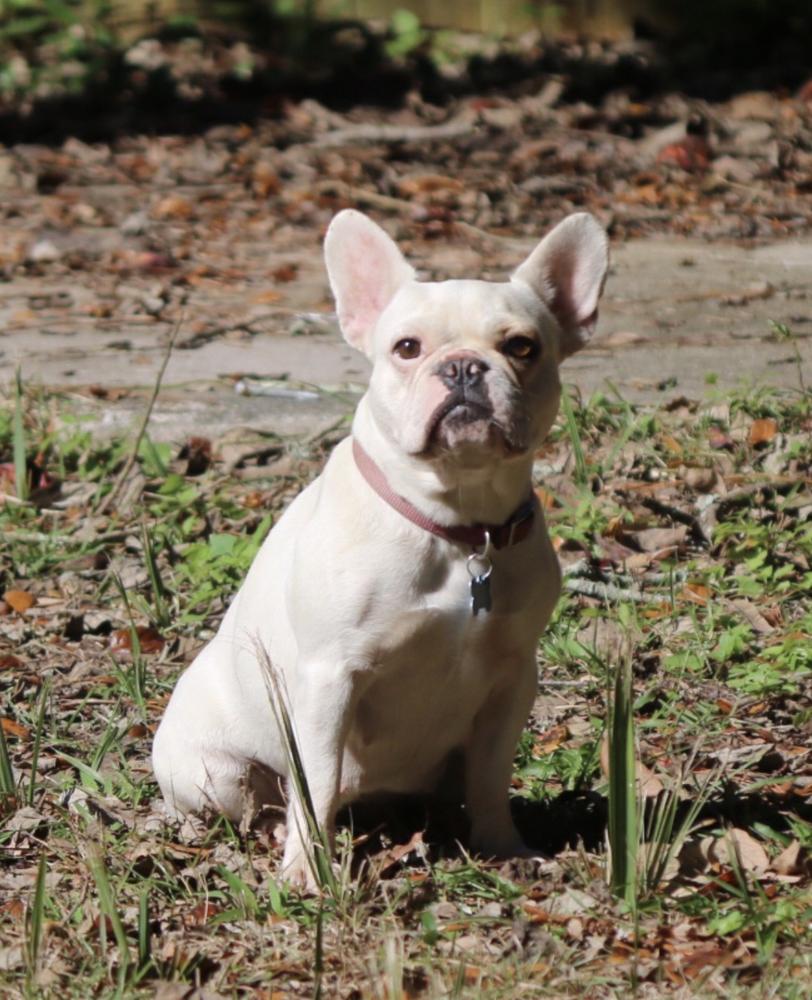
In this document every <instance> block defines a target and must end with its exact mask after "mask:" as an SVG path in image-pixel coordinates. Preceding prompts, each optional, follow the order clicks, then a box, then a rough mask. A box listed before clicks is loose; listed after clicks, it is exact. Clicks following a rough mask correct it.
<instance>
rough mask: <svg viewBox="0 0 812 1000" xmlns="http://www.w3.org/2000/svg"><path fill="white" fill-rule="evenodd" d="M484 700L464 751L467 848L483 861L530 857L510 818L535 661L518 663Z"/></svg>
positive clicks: (533, 686) (535, 682)
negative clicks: (515, 760) (515, 766)
mask: <svg viewBox="0 0 812 1000" xmlns="http://www.w3.org/2000/svg"><path fill="white" fill-rule="evenodd" d="M508 673H509V677H508V678H507V679H506V680H505V681H503V682H502V683H501V686H500V688H499V689H498V690H496V691H494V692H493V693H492V694H491V696H490V697H489V698H488V700H487V702H486V703H485V705H484V707H483V709H482V710H481V712H480V713H479V714H478V715H477V717H476V719H475V720H474V726H473V731H472V733H471V737H470V740H469V742H468V745H467V746H466V752H465V800H466V806H467V809H468V813H469V816H470V820H471V848H472V849H473V850H475V851H477V852H478V853H480V854H483V855H486V856H489V857H500V858H510V857H520V856H525V857H527V856H531V855H532V853H533V852H531V851H530V849H529V848H528V847H527V846H526V845H525V843H524V841H523V840H522V838H521V836H520V834H519V831H518V830H517V829H516V827H515V825H514V823H513V819H512V817H511V815H510V798H509V794H508V790H509V787H510V779H511V775H512V772H513V758H514V755H515V753H516V744H517V743H518V741H519V736H520V735H521V732H522V728H523V727H524V724H525V723H526V722H527V717H528V715H529V714H530V709H531V708H532V705H533V700H534V698H535V696H536V690H537V687H538V679H537V671H536V663H535V658H528V659H527V660H525V661H523V662H522V663H521V664H520V666H518V667H517V668H516V669H515V670H511V671H508Z"/></svg>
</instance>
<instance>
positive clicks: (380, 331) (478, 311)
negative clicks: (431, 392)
mask: <svg viewBox="0 0 812 1000" xmlns="http://www.w3.org/2000/svg"><path fill="white" fill-rule="evenodd" d="M544 312H545V310H544V309H543V307H542V306H541V304H540V303H539V302H538V300H537V299H535V297H534V296H532V295H531V294H529V293H528V292H525V291H523V289H522V288H521V287H517V286H512V285H509V284H507V283H504V282H502V283H495V282H488V281H476V280H467V279H460V280H453V281H443V282H420V283H417V282H412V283H409V284H407V285H404V286H403V287H402V288H400V289H399V290H398V292H397V293H396V294H395V296H394V298H393V299H392V301H391V302H390V303H389V305H388V306H387V307H386V309H385V310H384V311H383V313H382V314H381V317H380V320H379V321H378V327H377V337H376V344H375V346H376V353H384V352H386V351H387V350H388V349H389V348H390V346H391V344H392V342H393V341H394V340H396V339H398V338H400V337H419V338H420V339H421V341H422V342H423V343H424V345H425V347H426V348H427V349H428V350H429V351H434V350H437V349H439V348H443V347H447V346H449V347H450V346H459V347H463V346H464V347H467V348H470V349H473V350H486V349H492V348H493V346H494V341H495V339H496V338H498V337H499V336H500V334H504V333H506V332H508V331H511V330H522V329H528V330H532V329H538V327H539V326H540V324H542V322H543V317H542V314H543V313H544Z"/></svg>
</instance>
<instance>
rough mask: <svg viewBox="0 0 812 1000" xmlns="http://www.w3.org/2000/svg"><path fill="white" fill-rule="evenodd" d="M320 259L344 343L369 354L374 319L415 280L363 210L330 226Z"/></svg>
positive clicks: (345, 214)
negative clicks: (402, 288)
mask: <svg viewBox="0 0 812 1000" xmlns="http://www.w3.org/2000/svg"><path fill="white" fill-rule="evenodd" d="M324 260H325V263H326V264H327V274H328V276H329V278H330V287H331V288H332V290H333V295H334V296H335V300H336V312H337V313H338V322H339V324H340V326H341V332H342V333H343V334H344V337H345V338H346V340H347V342H348V343H349V344H351V345H352V346H353V347H356V348H357V349H358V350H359V351H364V352H365V353H368V351H369V349H370V346H371V343H370V341H371V337H372V332H373V330H374V329H375V325H376V323H377V322H378V317H379V316H380V315H381V313H382V312H383V311H384V309H385V308H386V307H387V305H389V303H390V301H391V300H392V297H393V296H394V294H395V292H396V291H397V290H398V289H399V288H400V286H401V285H403V284H405V283H406V282H407V281H412V280H413V279H414V276H415V272H414V268H413V267H411V265H410V264H408V263H407V262H406V260H405V259H404V257H403V254H402V253H401V252H400V250H398V248H397V245H396V244H395V243H394V241H393V240H392V239H390V237H389V236H387V234H386V233H385V232H384V231H383V229H381V227H380V226H377V225H375V223H374V222H373V221H372V220H371V219H368V218H367V217H366V216H365V215H364V214H363V213H362V212H356V211H355V210H354V209H351V208H348V209H345V210H344V211H343V212H339V213H338V215H337V216H336V217H335V218H334V219H333V221H332V222H331V223H330V227H329V228H328V230H327V235H326V236H325V238H324Z"/></svg>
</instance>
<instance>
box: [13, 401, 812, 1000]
mask: <svg viewBox="0 0 812 1000" xmlns="http://www.w3.org/2000/svg"><path fill="white" fill-rule="evenodd" d="M712 391H713V392H714V393H716V395H715V396H714V397H712V398H710V399H708V400H707V401H704V402H701V403H697V404H690V405H677V406H675V407H667V406H663V407H661V408H659V409H656V408H648V409H646V408H640V407H636V406H632V405H630V404H629V403H627V402H626V401H624V400H622V399H620V398H619V397H618V395H617V393H615V392H613V391H611V389H610V390H609V391H607V393H605V394H603V395H597V396H595V397H593V398H592V399H590V400H584V401H580V402H579V401H577V400H576V399H575V398H574V397H569V405H568V407H567V409H566V411H565V413H564V415H563V416H562V418H561V420H560V422H559V424H558V425H557V427H556V429H555V431H554V433H553V435H552V438H551V441H550V442H549V444H548V445H547V446H546V447H545V450H544V453H543V454H541V455H540V456H539V460H538V464H537V473H538V481H539V483H540V484H543V486H544V489H545V494H544V502H545V504H546V505H547V507H548V510H547V518H548V521H549V523H550V526H551V532H552V534H553V537H554V541H555V545H556V547H557V549H558V551H559V556H560V558H561V561H562V565H563V566H564V571H565V575H566V576H565V578H566V581H567V588H566V590H565V592H564V596H563V597H562V599H561V602H560V603H559V606H558V608H557V610H556V613H555V617H554V621H553V622H552V624H551V626H550V629H549V630H548V632H547V634H546V635H545V636H544V639H543V640H542V643H541V645H540V650H539V653H540V656H539V663H540V671H541V674H540V677H541V683H540V700H539V702H538V705H537V709H536V711H535V713H534V715H533V717H532V719H531V720H530V721H529V724H528V728H527V730H526V732H525V734H524V736H523V738H522V741H521V744H520V747H519V751H518V753H517V758H516V768H515V773H514V789H513V791H514V803H515V807H516V816H517V822H518V823H519V825H520V827H521V828H522V830H523V832H524V833H525V835H526V837H527V838H528V840H529V841H530V842H531V843H532V844H533V845H534V846H536V847H538V848H539V849H542V850H544V851H546V852H547V853H548V854H549V855H551V857H552V859H553V860H551V861H549V862H547V863H545V864H542V865H539V864H537V863H534V862H508V863H504V864H502V863H495V862H489V861H487V860H483V859H479V858H475V857H471V856H469V855H468V854H466V853H465V851H464V850H463V849H461V848H460V847H459V846H458V845H457V839H458V838H463V841H464V833H465V827H464V817H461V816H460V815H459V813H458V812H455V811H454V810H451V811H449V810H447V809H444V808H443V807H441V806H440V805H437V804H435V806H434V807H433V808H432V809H430V810H429V812H428V813H426V812H425V809H424V807H423V806H422V805H419V804H412V803H404V804H403V805H399V806H398V807H397V808H394V807H393V808H390V809H388V810H386V811H383V812H380V811H379V812H377V813H375V812H372V813H371V814H370V815H367V814H365V813H364V811H363V810H355V811H354V813H353V815H352V817H351V821H350V822H349V823H348V824H345V825H344V826H343V827H342V828H341V829H340V830H339V832H338V837H337V839H338V842H339V846H338V849H337V851H336V857H337V859H338V864H337V865H335V864H334V865H333V866H330V865H325V864H324V861H325V860H326V858H325V850H324V849H323V848H322V849H320V850H317V851H316V854H315V856H314V865H316V866H317V872H318V873H319V877H320V878H321V880H322V883H323V884H324V885H325V886H326V891H324V892H323V894H322V895H321V896H320V897H318V898H313V897H308V896H306V895H302V894H300V893H299V892H297V891H295V890H294V889H292V888H291V887H289V886H286V885H285V884H283V883H280V882H279V881H278V880H277V879H276V870H277V866H278V864H279V860H280V857H281V846H280V845H279V844H278V843H277V842H276V839H275V837H274V835H273V833H272V832H265V833H262V832H257V833H252V834H247V835H244V834H243V833H241V832H240V831H239V830H235V829H234V828H233V827H232V826H231V825H230V824H229V823H227V822H226V821H224V820H222V819H220V820H212V821H210V822H208V823H199V824H187V827H186V828H184V829H183V830H182V831H179V830H177V829H175V828H173V827H169V826H166V825H165V824H164V823H163V822H162V819H161V814H160V811H159V802H158V791H157V786H156V785H155V782H154V780H153V777H152V774H151V771H150V768H149V763H148V753H149V747H150V742H151V735H152V732H153V730H154V728H155V726H156V724H157V721H158V719H159V718H160V715H161V712H162V710H163V706H164V704H165V702H166V699H167V698H168V695H169V692H170V690H171V687H172V685H173V683H174V680H175V679H176V677H177V675H178V673H179V671H180V670H181V669H182V667H183V666H184V665H185V664H186V663H188V661H189V659H190V657H191V655H192V652H193V650H194V649H195V648H196V646H197V645H198V644H199V642H200V641H201V639H204V638H206V637H207V636H209V635H211V633H212V629H213V628H215V627H216V625H217V623H218V622H219V620H220V618H221V617H222V614H223V611H224V608H225V607H226V605H227V603H228V600H229V598H230V596H231V594H232V593H233V592H234V590H235V589H236V587H237V586H238V585H239V582H240V580H241V579H242V577H243V575H244V574H245V572H246V570H247V568H248V566H249V565H250V562H251V560H252V558H253V556H254V554H255V553H256V551H257V549H258V547H259V545H260V544H261V542H262V539H263V538H264V537H265V535H266V534H267V531H268V530H269V529H270V527H271V525H272V523H273V520H274V518H275V517H276V516H278V513H279V511H280V510H281V509H282V508H283V507H284V506H285V504H286V503H287V502H289V500H290V499H291V497H292V496H293V495H295V493H296V492H297V491H298V490H299V489H300V488H301V486H302V483H301V482H300V481H299V480H297V479H296V478H295V477H292V476H288V477H285V476H283V475H273V474H269V476H268V478H267V479H265V480H263V479H261V478H257V474H258V472H259V471H260V470H257V469H252V470H251V476H250V477H246V478H245V479H243V478H242V477H241V474H240V471H239V470H237V471H235V472H234V473H233V474H231V475H228V476H226V475H224V474H223V470H222V468H221V467H220V465H219V463H218V462H217V461H216V460H215V461H214V462H213V463H212V464H211V465H210V466H209V468H208V469H204V470H202V471H200V470H197V471H196V474H194V475H191V474H189V472H188V469H187V466H186V463H185V461H184V460H183V459H181V458H179V456H178V454H177V452H176V450H174V449H171V448H169V447H167V446H165V445H163V444H160V443H157V442H152V441H150V439H149V437H148V433H146V432H145V433H144V434H143V436H142V437H141V438H140V440H139V441H138V443H137V447H135V446H134V443H133V441H132V440H117V441H112V442H106V443H105V442H99V441H97V440H95V439H94V437H93V436H92V435H91V434H90V433H89V431H88V429H87V428H85V427H84V426H83V425H82V424H81V422H77V421H76V420H75V419H72V418H71V417H70V413H69V409H68V403H67V402H66V401H65V400H62V399H60V398H59V397H48V396H47V394H43V393H38V394H37V393H32V392H31V391H30V390H29V389H28V388H27V387H25V386H22V385H19V386H13V387H12V391H11V393H10V396H9V398H8V402H7V405H6V406H5V408H3V407H2V406H0V463H5V462H8V463H9V464H10V465H11V466H12V468H13V469H14V470H15V471H14V479H13V480H12V483H11V487H12V488H11V489H10V490H8V492H10V493H11V494H12V496H11V499H10V500H9V501H8V502H5V503H4V504H2V506H0V593H2V592H5V591H8V590H15V591H18V592H22V593H24V594H29V595H30V596H31V597H32V598H33V599H34V603H33V605H32V606H31V607H30V608H29V609H28V610H23V611H16V610H14V609H13V608H12V607H11V606H7V607H5V608H4V609H3V610H2V613H0V687H1V688H2V709H0V716H1V717H2V729H0V733H2V735H1V736H0V991H2V992H3V994H4V995H8V996H21V997H23V996H25V997H30V996H52V995H57V994H59V995H60V996H61V997H64V998H65V1000H71V998H74V997H76V998H79V997H82V998H85V997H90V996H99V997H108V996H122V997H149V996H152V995H154V993H155V991H156V989H158V988H159V986H160V988H164V987H163V986H162V985H161V984H166V983H176V984H180V985H182V987H183V988H184V989H193V988H196V987H201V988H204V989H205V990H208V991H211V992H216V993H219V994H220V995H224V996H235V997H243V996H245V997H273V996H278V997H288V996H302V997H315V996H322V997H325V998H326V997H333V996H336V997H338V996H359V997H404V998H406V997H408V998H414V997H427V998H431V997H440V996H444V997H445V996H456V997H485V998H494V1000H495V998H507V997H510V998H513V997H524V996H533V997H539V996H540V997H545V996H546V997H566V996H583V995H589V996H594V997H616V996H627V995H629V994H630V993H631V992H633V990H634V989H635V988H636V989H637V992H638V994H639V995H641V996H652V995H657V996H661V995H667V994H669V993H671V992H673V993H674V994H676V995H682V996H685V995H691V996H706V995H707V996H716V995H718V994H719V993H720V992H725V993H727V994H728V995H729V996H731V997H734V998H735V997H751V996H765V997H766V996H781V997H799V998H800V997H802V996H803V995H804V990H805V985H804V984H805V983H806V982H807V981H808V978H809V976H810V974H812V968H810V964H812V963H810V959H809V955H810V953H812V947H810V946H812V933H811V932H810V926H812V904H810V902H809V899H810V897H809V889H810V872H811V871H812V869H811V868H810V863H809V852H810V850H812V826H811V825H810V820H812V762H811V757H812V745H811V744H810V736H809V733H810V722H812V709H810V707H809V705H810V700H809V694H810V691H812V656H810V652H809V651H810V648H812V642H810V637H811V634H812V616H810V611H809V607H810V604H809V595H810V590H812V568H810V567H812V517H810V513H812V491H810V479H812V473H811V472H810V469H812V446H810V433H809V432H810V429H812V400H810V396H809V393H808V392H806V391H803V389H802V390H801V391H799V392H797V393H786V392H784V393H777V392H776V393H771V392H768V391H758V392H756V391H748V392H741V393H734V394H728V395H724V396H722V395H720V394H719V393H718V391H717V390H712ZM757 421H774V422H775V428H774V432H773V425H772V424H763V423H762V424H760V425H759V427H758V433H755V432H754V425H755V424H756V422H757ZM292 446H293V447H295V448H296V450H297V456H298V457H300V458H303V459H305V458H307V459H309V460H310V465H309V468H310V469H311V473H310V474H315V473H316V472H317V470H318V468H319V466H320V464H321V462H322V461H323V458H324V454H325V452H324V451H322V450H321V446H316V445H314V446H312V448H311V449H310V450H309V452H308V450H307V448H305V446H303V445H302V443H301V442H294V443H292ZM216 450H217V449H216V446H215V448H214V453H215V455H216ZM566 459H569V463H570V467H571V468H574V469H575V473H576V474H575V476H573V475H572V473H571V472H569V471H565V472H564V473H562V474H559V473H558V472H557V471H556V470H557V469H560V468H562V467H563V466H566V464H567V462H566ZM128 463H129V466H130V469H131V470H134V471H138V472H140V474H141V475H143V476H144V479H145V485H144V487H143V491H142V495H141V498H140V502H139V503H138V504H137V505H136V507H137V509H127V508H126V507H123V506H121V505H120V504H119V502H118V497H120V496H123V495H124V494H125V493H126V490H125V489H124V488H123V487H124V485H125V484H124V483H123V481H121V480H120V479H119V476H120V472H121V469H122V468H124V467H125V466H126V465H127V464H128ZM23 466H24V467H25V469H26V473H25V478H24V481H25V482H26V483H27V484H30V485H31V486H32V487H33V488H32V489H31V490H30V491H29V493H28V494H27V498H26V497H25V496H20V493H19V489H17V488H16V485H15V484H19V483H20V482H21V479H20V475H21V474H18V470H19V469H21V468H23ZM32 469H33V470H34V471H33V473H32ZM37 470H45V471H47V472H48V473H49V474H50V475H51V476H52V477H54V478H59V479H60V480H62V489H61V493H56V494H55V493H49V494H47V495H46V496H44V497H43V496H42V495H41V494H40V493H38V492H37V491H36V487H37V480H36V478H34V479H31V478H30V477H31V476H32V475H34V476H36V475H37V474H38V473H37ZM119 484H120V485H119ZM79 490H84V491H85V492H82V493H80V492H79ZM74 491H76V492H75V495H76V496H77V497H78V496H82V497H90V500H82V502H81V505H77V504H74V503H72V500H71V496H72V495H74ZM111 493H113V494H114V495H113V497H112V499H110V500H108V499H107V498H108V497H110V495H111ZM88 503H89V504H90V505H91V506H92V507H93V508H94V509H95V510H96V511H105V508H106V512H105V513H104V514H103V515H97V518H96V519H95V520H94V522H93V524H94V531H89V530H87V527H86V521H87V519H86V517H85V514H86V504H88ZM82 505H85V506H82ZM654 529H658V530H660V531H662V532H664V533H663V534H662V535H660V536H653V535H651V531H652V530H654ZM618 663H620V664H622V669H621V670H620V671H619V672H618V673H617V674H616V673H615V671H616V665H617V664H618ZM616 677H617V678H618V684H619V686H615V679H616ZM613 687H615V694H614V696H613V698H611V699H609V701H611V702H613V705H614V710H613V711H612V712H611V713H607V697H606V693H607V690H612V688H613ZM607 714H609V716H610V727H609V731H610V732H611V734H612V740H611V749H610V753H609V757H608V762H604V765H603V767H601V766H599V761H600V759H601V752H600V747H601V742H602V739H603V736H604V734H605V732H606V731H607V730H606V718H607ZM291 732H292V728H291ZM295 749H296V748H295V739H294V738H292V740H291V752H292V753H295ZM640 762H642V764H643V765H644V766H645V767H646V768H647V769H648V771H647V773H648V774H649V775H653V776H655V777H656V779H657V780H658V781H660V782H661V785H662V788H661V789H660V790H659V791H657V790H656V789H655V790H654V792H652V791H651V789H650V788H649V790H648V791H647V792H645V793H643V794H641V790H640V786H639V785H637V783H636V782H635V779H634V777H633V775H634V773H635V772H634V769H635V767H637V766H639V764H640ZM304 797H305V798H306V795H305V796H304ZM607 831H610V833H609V837H610V840H611V841H612V851H611V857H612V859H614V863H613V864H610V856H609V853H608V852H607V849H606V836H607ZM316 839H318V837H317V838H316ZM731 844H734V845H735V847H733V848H731V847H730V846H729V845H731ZM726 845H727V846H726ZM793 851H794V852H795V861H791V859H790V861H788V860H787V858H789V857H790V854H792V852H793ZM787 852H789V854H788V853H787ZM618 861H619V862H620V864H618ZM624 862H625V871H624V870H623V864H624ZM790 862H791V863H790ZM611 889H614V892H613V891H610V890H611ZM180 985H179V988H180ZM166 988H167V989H168V987H166ZM647 991H648V992H647ZM680 991H682V992H680Z"/></svg>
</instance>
